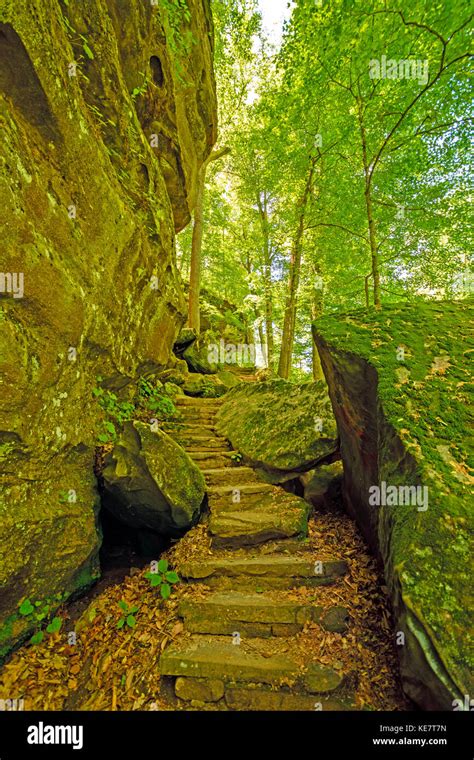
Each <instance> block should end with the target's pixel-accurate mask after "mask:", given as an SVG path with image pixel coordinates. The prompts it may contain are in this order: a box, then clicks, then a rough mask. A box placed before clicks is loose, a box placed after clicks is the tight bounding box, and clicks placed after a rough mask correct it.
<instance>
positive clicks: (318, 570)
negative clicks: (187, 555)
mask: <svg viewBox="0 0 474 760" xmlns="http://www.w3.org/2000/svg"><path fill="white" fill-rule="evenodd" d="M178 570H179V574H180V575H181V576H182V577H183V578H184V579H186V580H187V581H189V582H203V583H204V584H205V585H206V586H210V587H220V588H227V587H229V586H230V587H231V588H234V589H235V586H236V584H237V583H238V584H239V588H243V587H245V588H253V590H256V589H260V588H262V589H264V588H293V587H296V586H325V585H329V584H332V583H335V582H337V581H338V580H339V579H340V578H341V577H342V576H344V575H345V574H346V573H347V564H346V562H345V561H344V560H322V561H321V560H320V559H319V558H318V556H317V555H316V554H312V555H310V556H308V555H302V556H298V555H290V556H285V555H281V554H269V555H263V556H260V557H229V558H226V557H222V558H221V557H219V558H215V559H213V558H207V559H203V560H194V561H193V560H191V561H188V562H183V563H182V564H181V565H180V567H179V568H178ZM236 579H238V580H236Z"/></svg>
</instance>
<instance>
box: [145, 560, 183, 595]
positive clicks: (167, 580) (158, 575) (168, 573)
mask: <svg viewBox="0 0 474 760" xmlns="http://www.w3.org/2000/svg"><path fill="white" fill-rule="evenodd" d="M145 578H147V579H148V580H149V581H150V586H151V588H158V587H159V589H160V594H161V596H162V598H163V599H169V597H170V596H171V591H172V586H173V584H175V583H179V576H178V574H177V573H175V572H174V570H168V562H167V560H165V559H160V560H159V561H158V564H157V569H156V571H153V570H150V571H149V572H148V573H145Z"/></svg>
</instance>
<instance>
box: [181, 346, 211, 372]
mask: <svg viewBox="0 0 474 760" xmlns="http://www.w3.org/2000/svg"><path fill="white" fill-rule="evenodd" d="M182 356H183V359H184V360H185V362H186V364H187V365H188V369H189V371H190V372H198V373H199V374H201V375H214V374H215V373H216V372H217V370H218V366H217V364H216V362H213V361H210V359H209V349H208V347H207V346H205V345H198V344H197V343H193V344H192V345H191V346H189V348H187V349H186V350H185V351H184V352H183V355H182Z"/></svg>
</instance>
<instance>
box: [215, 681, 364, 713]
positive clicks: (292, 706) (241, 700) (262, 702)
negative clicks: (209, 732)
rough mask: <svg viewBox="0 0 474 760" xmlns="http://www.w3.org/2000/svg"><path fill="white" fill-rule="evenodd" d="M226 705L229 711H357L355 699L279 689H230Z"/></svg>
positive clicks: (226, 696)
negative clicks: (296, 692)
mask: <svg viewBox="0 0 474 760" xmlns="http://www.w3.org/2000/svg"><path fill="white" fill-rule="evenodd" d="M225 703H226V706H227V708H228V709H229V710H238V711H239V712H242V711H255V710H258V711H267V712H268V711H275V712H276V711H279V712H282V711H284V712H303V711H304V712H309V711H316V712H319V711H324V712H350V711H353V710H355V709H356V707H355V704H354V697H353V696H352V698H351V697H350V696H349V695H348V696H346V697H345V698H340V699H338V698H337V697H332V696H330V695H321V694H318V695H317V696H315V695H314V694H295V693H294V692H292V691H288V690H284V689H277V690H276V691H275V690H273V689H255V688H254V689H250V688H249V689H245V688H242V687H237V688H229V689H227V690H226V691H225Z"/></svg>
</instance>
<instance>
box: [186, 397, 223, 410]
mask: <svg viewBox="0 0 474 760" xmlns="http://www.w3.org/2000/svg"><path fill="white" fill-rule="evenodd" d="M176 406H191V407H202V408H206V409H214V408H216V409H218V408H219V407H220V406H222V400H221V399H218V398H202V396H201V397H195V396H178V397H177V399H176Z"/></svg>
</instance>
